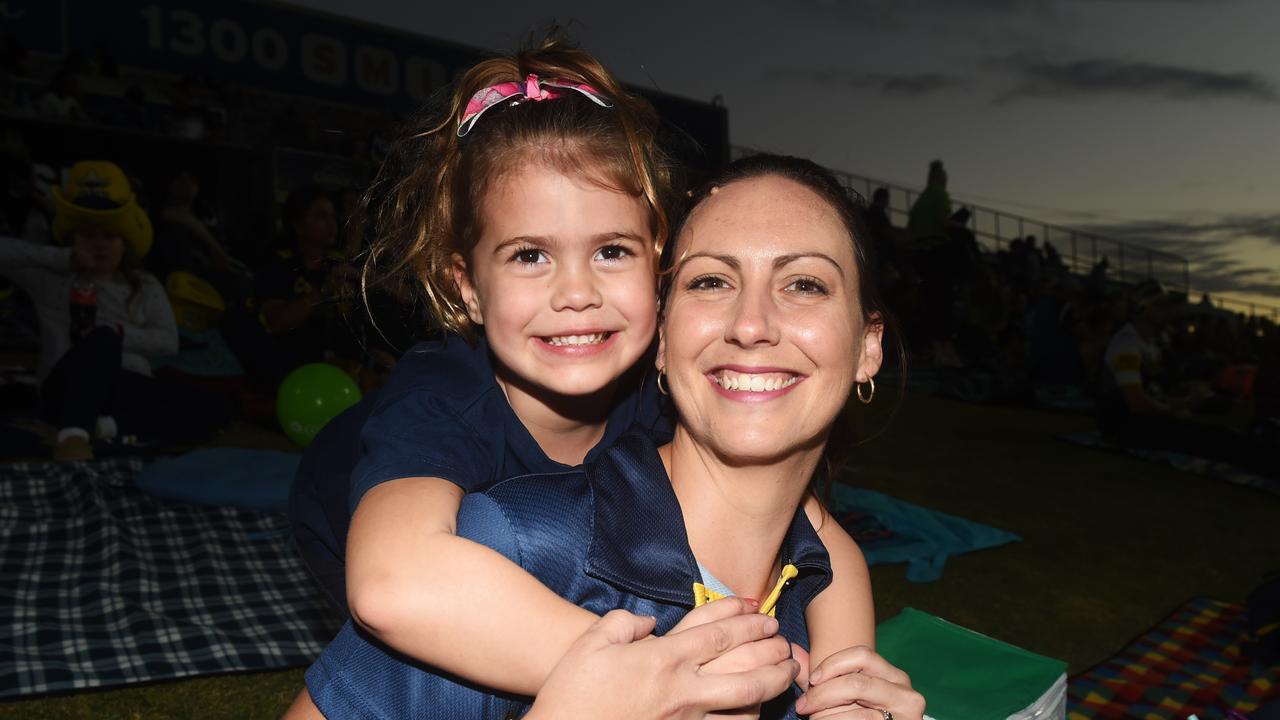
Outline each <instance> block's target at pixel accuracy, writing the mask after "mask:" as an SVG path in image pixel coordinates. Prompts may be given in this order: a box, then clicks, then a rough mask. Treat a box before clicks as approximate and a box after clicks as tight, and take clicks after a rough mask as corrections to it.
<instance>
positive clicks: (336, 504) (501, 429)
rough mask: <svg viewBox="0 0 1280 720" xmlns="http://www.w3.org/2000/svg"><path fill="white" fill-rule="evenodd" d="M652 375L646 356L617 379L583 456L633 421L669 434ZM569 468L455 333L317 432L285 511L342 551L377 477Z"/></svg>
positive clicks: (484, 481) (481, 351)
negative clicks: (550, 453) (604, 419)
mask: <svg viewBox="0 0 1280 720" xmlns="http://www.w3.org/2000/svg"><path fill="white" fill-rule="evenodd" d="M654 372H655V371H654V370H653V357H652V353H648V354H646V355H645V356H644V357H643V358H641V360H640V361H639V362H638V363H637V364H636V366H635V368H633V369H632V370H631V371H630V372H628V373H627V374H626V375H624V376H623V377H622V378H621V379H620V380H619V383H618V386H619V388H620V390H619V393H620V394H619V397H618V398H617V400H616V402H615V404H614V408H613V410H612V411H611V412H610V414H609V418H608V424H607V426H606V428H605V433H604V436H603V437H602V438H601V439H600V442H598V443H597V444H596V445H595V447H593V448H592V449H591V451H590V452H588V453H587V457H586V459H587V460H588V461H589V460H591V459H593V458H595V457H596V456H598V455H599V454H600V453H601V452H602V451H603V450H604V449H606V448H608V447H609V446H610V445H612V444H613V443H614V442H615V441H616V440H617V439H618V438H619V437H620V436H621V435H622V434H623V433H625V432H626V431H627V430H629V429H631V428H632V427H633V426H638V427H639V428H640V429H641V430H642V431H643V432H645V433H647V434H648V435H649V436H650V437H652V438H653V439H654V440H655V441H657V442H666V441H667V440H668V439H670V436H671V428H670V423H669V421H668V420H667V418H666V416H665V415H664V414H663V407H662V403H661V399H662V398H661V396H660V395H659V394H658V391H657V384H656V382H655V378H654ZM568 469H569V466H567V465H563V464H561V463H558V462H556V461H554V460H552V459H551V458H549V457H547V454H546V453H545V452H543V451H542V448H541V447H540V446H539V445H538V443H537V441H535V440H534V439H533V436H532V435H530V434H529V431H528V430H527V429H526V428H525V426H524V424H523V423H521V422H520V418H519V417H517V416H516V414H515V411H513V410H512V409H511V405H510V403H508V402H507V398H506V395H505V394H503V392H502V388H500V387H499V386H498V383H497V381H496V380H495V379H494V370H493V364H492V361H491V360H490V355H489V346H488V344H487V343H486V342H485V341H484V339H483V338H481V339H480V340H479V341H478V342H477V343H476V345H475V346H472V345H470V344H468V343H467V342H466V341H465V340H463V339H462V338H460V337H456V336H453V337H448V338H446V339H445V340H444V341H431V342H423V343H419V344H418V345H416V346H414V347H413V348H412V349H410V350H409V351H408V352H407V353H405V355H404V357H402V358H401V359H400V361H399V362H398V363H397V364H396V367H395V370H394V371H393V372H392V375H391V378H390V380H389V381H388V382H387V384H386V385H384V386H383V387H382V388H381V389H380V390H378V391H377V393H376V394H375V395H372V396H369V397H366V398H365V399H364V400H362V401H361V402H360V403H359V404H358V405H356V406H355V407H353V408H350V409H348V410H347V411H345V412H344V413H342V414H341V415H339V416H338V417H337V418H335V419H334V420H333V421H331V422H330V424H329V425H327V426H326V427H325V428H324V429H323V430H322V431H321V432H320V434H319V435H317V436H316V439H315V440H314V441H313V442H312V443H311V445H310V446H309V447H308V448H307V451H306V453H305V455H304V456H303V460H302V464H301V465H300V467H299V472H298V476H297V478H296V479H295V481H294V484H293V488H292V491H291V493H292V497H291V502H290V515H291V517H292V519H293V521H294V523H295V524H299V525H304V526H306V527H307V528H308V529H309V530H310V531H311V532H312V533H313V534H315V535H316V536H317V537H318V538H319V539H320V542H322V543H323V544H324V545H326V546H327V547H328V549H329V550H330V552H331V553H332V555H333V556H334V557H335V558H343V557H345V555H346V535H347V529H348V527H349V525H350V519H351V514H352V513H354V512H355V509H356V505H358V504H359V503H360V499H361V498H363V497H364V494H365V493H366V492H368V491H369V490H370V489H371V488H373V487H375V486H377V485H380V484H381V483H384V482H387V481H389V480H395V479H398V478H406V477H438V478H442V479H444V480H448V481H449V482H452V483H455V484H457V485H458V487H460V488H462V489H463V490H464V491H467V492H471V491H474V490H480V489H483V488H485V487H487V486H489V485H492V484H493V483H495V482H498V481H500V480H505V479H507V478H510V477H516V476H518V475H528V474H531V473H552V472H561V471H564V470H568Z"/></svg>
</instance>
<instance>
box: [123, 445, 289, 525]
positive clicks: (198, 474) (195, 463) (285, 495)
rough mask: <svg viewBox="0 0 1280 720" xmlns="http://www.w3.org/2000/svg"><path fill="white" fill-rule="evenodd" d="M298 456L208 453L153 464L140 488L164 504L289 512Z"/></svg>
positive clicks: (235, 451) (141, 479) (142, 476)
mask: <svg viewBox="0 0 1280 720" xmlns="http://www.w3.org/2000/svg"><path fill="white" fill-rule="evenodd" d="M301 459H302V456H301V455H299V454H297V453H284V452H271V451H268V450H245V449H242V448H210V449H208V450H196V451H194V452H189V453H187V454H186V455H180V456H178V457H174V458H166V459H164V460H157V461H156V462H153V463H151V464H150V465H147V466H146V467H145V468H143V470H142V472H141V473H139V474H138V480H137V483H138V489H139V490H142V491H143V492H145V493H147V494H149V495H154V496H156V497H160V498H166V499H168V500H178V501H181V502H187V503H193V504H196V505H211V506H213V507H239V508H245V509H246V510H262V511H265V512H288V510H289V486H290V485H291V484H292V483H293V475H294V473H296V472H297V471H298V462H299V461H300V460H301Z"/></svg>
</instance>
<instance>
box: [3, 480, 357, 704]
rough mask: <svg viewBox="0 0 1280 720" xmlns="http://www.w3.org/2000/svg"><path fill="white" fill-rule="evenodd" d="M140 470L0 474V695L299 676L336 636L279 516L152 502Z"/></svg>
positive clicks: (334, 626) (329, 613) (332, 621)
mask: <svg viewBox="0 0 1280 720" xmlns="http://www.w3.org/2000/svg"><path fill="white" fill-rule="evenodd" d="M141 466H142V465H141V461H139V460H137V459H117V460H101V461H96V462H86V463H69V464H29V465H11V466H7V467H0V617H3V618H4V621H3V624H0V697H15V696H21V695H32V694H37V693H48V692H57V691H66V690H71V689H77V688H91V687H103V686H112V685H122V684H126V683H135V682H142V681H149V680H161V679H171V678H178V677H187V676H193V675H205V674H212V673H222V672H227V671H232V670H259V669H266V668H282V667H292V666H299V665H305V664H307V663H309V662H311V661H312V660H313V659H314V658H315V657H316V655H318V654H319V652H320V650H321V649H322V648H323V647H324V646H325V644H326V643H328V641H329V640H330V639H331V638H332V637H333V635H334V634H335V633H336V631H337V628H338V626H339V621H338V619H337V618H336V617H335V615H334V614H333V613H332V611H330V610H329V608H328V607H327V605H326V604H325V601H324V600H323V599H322V598H323V596H322V595H321V593H320V592H319V591H318V590H317V589H316V588H315V587H314V586H313V584H312V581H311V579H310V577H309V576H308V574H307V571H306V569H305V568H304V567H303V565H302V562H301V560H300V559H298V557H297V554H296V552H295V551H294V548H293V541H292V537H291V535H290V531H289V525H288V521H287V519H286V518H285V517H284V516H283V515H278V514H264V513H257V512H251V511H247V510H239V509H234V508H213V507H201V506H196V505H187V504H181V503H172V502H167V501H163V500H158V499H156V498H153V497H151V496H149V495H146V494H144V493H142V492H141V491H139V490H138V489H137V488H136V487H134V484H133V478H134V476H135V475H136V474H137V472H138V471H139V470H140V469H141Z"/></svg>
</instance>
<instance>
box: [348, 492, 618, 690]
mask: <svg viewBox="0 0 1280 720" xmlns="http://www.w3.org/2000/svg"><path fill="white" fill-rule="evenodd" d="M462 494H463V493H462V490H461V488H459V487H458V486H457V485H455V484H453V483H451V482H449V481H447V480H442V479H440V478H425V477H415V478H402V479H399V480H391V481H389V482H385V483H382V484H380V485H377V486H376V487H374V488H372V489H370V490H369V491H368V492H366V493H365V494H364V496H363V498H361V500H360V503H359V505H358V506H357V507H356V512H355V515H354V516H353V517H352V520H351V530H350V533H349V534H348V536H347V602H348V604H349V606H350V608H351V616H352V618H353V619H354V620H355V622H356V623H357V624H359V625H360V626H361V627H363V628H364V629H365V630H367V631H369V632H370V633H372V634H373V635H374V636H375V637H377V638H378V639H379V640H381V641H382V642H383V643H385V644H386V645H388V646H390V647H392V648H394V649H395V650H398V651H400V652H402V653H404V654H406V655H408V656H410V657H412V658H415V659H417V660H420V661H422V662H425V663H427V664H430V665H432V666H434V667H436V668H439V669H440V670H443V671H445V672H448V673H452V674H455V675H458V676H460V677H462V678H465V679H467V680H470V681H472V682H475V683H479V684H481V685H485V686H488V687H491V688H494V689H496V690H502V691H506V692H514V693H519V694H523V695H535V694H537V692H538V690H539V689H540V688H541V687H542V684H543V682H544V681H545V680H546V678H547V676H548V675H549V674H550V672H551V670H552V668H554V667H555V666H556V663H557V662H559V660H560V658H561V657H562V656H563V655H564V654H565V652H567V651H568V649H569V647H570V646H571V645H572V644H573V643H574V641H576V640H577V639H578V638H579V637H580V636H581V635H582V634H583V633H584V632H586V631H587V629H588V628H590V627H591V625H592V623H594V622H595V621H596V620H597V619H598V618H597V616H596V615H595V614H594V613H592V612H590V611H588V610H584V609H582V608H580V607H577V606H576V605H573V604H572V603H570V602H568V601H567V600H564V599H563V598H561V597H560V596H558V595H556V594H555V593H553V592H552V591H551V590H549V589H547V588H546V587H545V586H544V585H543V584H542V583H540V582H539V581H538V580H536V579H535V578H534V577H533V576H532V575H530V574H529V573H527V572H525V571H524V570H523V569H522V568H520V567H519V566H518V565H516V564H515V563H513V562H511V561H510V560H508V559H507V558H506V557H504V556H503V555H501V554H500V553H498V552H496V551H494V550H492V549H490V548H487V547H484V546H483V545H480V544H478V543H475V542H472V541H470V540H467V539H464V538H460V537H457V536H456V535H455V534H454V533H455V531H456V527H457V515H458V508H459V506H460V504H461V502H462Z"/></svg>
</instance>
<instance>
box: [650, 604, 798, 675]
mask: <svg viewBox="0 0 1280 720" xmlns="http://www.w3.org/2000/svg"><path fill="white" fill-rule="evenodd" d="M716 602H723V601H721V600H718V601H716ZM712 604H713V605H714V604H715V603H712ZM704 607H709V606H704ZM690 614H692V613H690ZM777 633H778V621H777V620H774V619H773V618H771V617H769V616H768V615H761V614H759V613H751V614H748V615H735V616H732V617H726V618H724V619H721V620H717V621H715V622H712V623H709V624H706V625H699V626H698V627H694V628H690V629H688V630H682V631H680V632H679V633H675V634H668V635H667V637H668V638H671V639H672V640H675V641H677V652H679V653H681V655H680V656H681V657H684V658H686V659H688V660H690V661H692V662H694V663H697V664H698V665H702V664H704V663H707V662H709V661H710V660H712V659H714V658H717V657H720V656H721V655H723V654H725V653H726V652H728V651H730V650H732V649H733V648H736V647H738V646H739V645H742V644H744V643H749V642H753V641H756V640H763V639H764V638H767V637H772V636H773V635H776V634H777Z"/></svg>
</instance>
